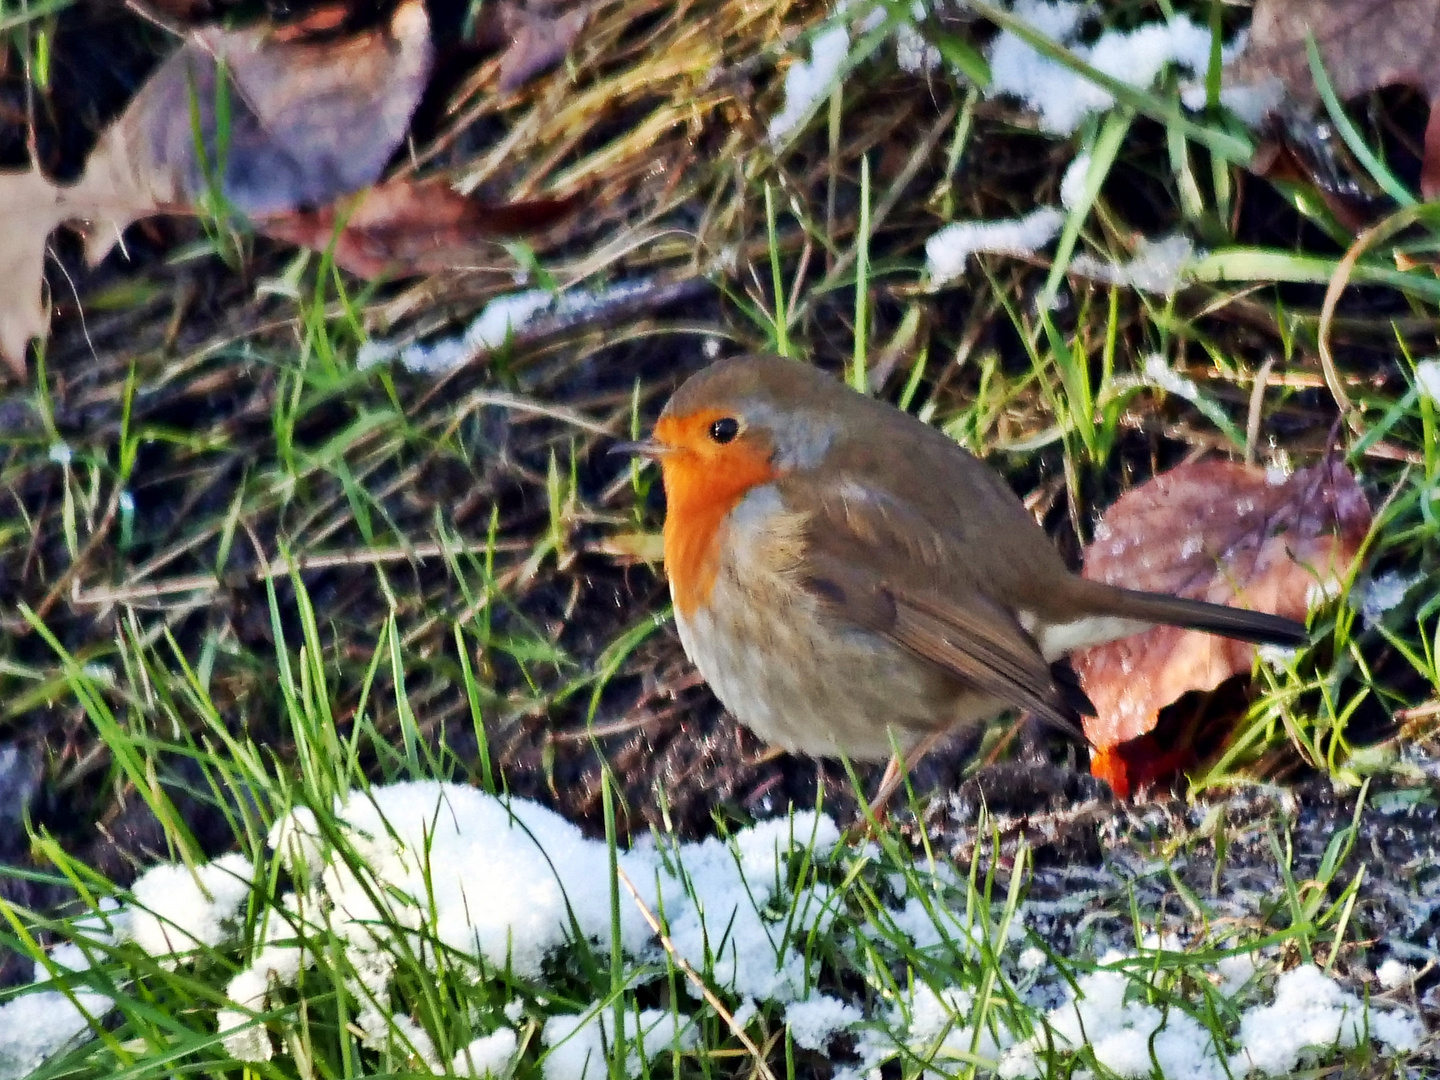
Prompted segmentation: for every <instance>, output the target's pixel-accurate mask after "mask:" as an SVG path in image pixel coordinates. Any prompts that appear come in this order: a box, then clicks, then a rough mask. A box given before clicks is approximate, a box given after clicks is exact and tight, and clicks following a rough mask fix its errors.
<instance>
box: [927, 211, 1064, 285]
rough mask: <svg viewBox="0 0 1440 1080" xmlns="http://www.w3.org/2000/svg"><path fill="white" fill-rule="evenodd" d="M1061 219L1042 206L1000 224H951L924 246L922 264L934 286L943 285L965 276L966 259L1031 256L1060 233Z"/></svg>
mask: <svg viewBox="0 0 1440 1080" xmlns="http://www.w3.org/2000/svg"><path fill="white" fill-rule="evenodd" d="M1064 224H1065V215H1064V213H1062V212H1061V211H1060V210H1058V209H1056V208H1055V207H1053V206H1042V207H1040V208H1039V209H1038V210H1033V211H1031V212H1030V213H1029V214H1026V215H1025V216H1024V217H1022V218H1013V219H1008V220H1001V221H955V222H952V223H951V224H949V225H947V226H945V228H943V229H941V230H940V231H939V232H937V233H936V234H935V235H934V236H932V237H930V239H929V240H927V241H926V242H925V261H926V267H927V269H928V271H929V274H930V281H931V283H932V284H934V285H944V284H946V283H948V282H951V281H954V280H955V279H956V278H958V277H960V276H961V275H962V274H964V273H965V266H966V264H967V263H968V262H969V261H970V256H971V255H975V254H978V253H981V252H986V253H989V254H992V255H1013V256H1027V255H1034V254H1035V253H1036V252H1037V251H1039V250H1040V249H1041V248H1042V247H1044V246H1045V245H1046V244H1048V243H1050V241H1052V240H1054V239H1055V237H1056V236H1058V235H1059V233H1060V227H1061V226H1062V225H1064Z"/></svg>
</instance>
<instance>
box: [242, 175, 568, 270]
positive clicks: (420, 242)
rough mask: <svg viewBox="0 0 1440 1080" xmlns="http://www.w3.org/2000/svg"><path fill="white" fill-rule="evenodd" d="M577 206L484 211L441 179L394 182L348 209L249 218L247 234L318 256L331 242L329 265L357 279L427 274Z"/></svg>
mask: <svg viewBox="0 0 1440 1080" xmlns="http://www.w3.org/2000/svg"><path fill="white" fill-rule="evenodd" d="M578 202H579V198H578V196H571V197H570V198H567V199H539V200H535V201H532V202H521V203H502V204H490V203H484V202H481V201H479V200H477V199H472V198H469V197H467V196H464V195H461V194H460V193H459V192H457V191H455V190H454V189H453V188H451V187H450V185H449V183H448V182H447V181H446V180H445V179H444V178H443V177H432V178H430V179H426V180H411V179H408V178H402V179H398V180H391V181H388V182H386V183H384V184H379V185H376V186H375V187H373V188H370V189H369V190H368V191H366V192H364V193H362V194H361V195H359V196H357V197H356V201H355V203H354V205H353V206H350V207H343V206H327V207H322V208H320V209H318V210H304V211H295V212H293V213H289V214H278V215H272V216H269V217H262V218H256V219H255V227H256V228H257V229H259V230H260V231H261V232H263V233H264V234H265V235H266V236H270V237H273V238H275V239H277V240H285V241H288V242H289V243H292V244H300V245H302V246H304V247H311V248H315V249H317V250H320V251H324V250H326V249H327V248H328V247H329V245H330V243H331V242H332V240H333V242H334V245H335V246H334V249H333V258H334V260H335V263H336V265H337V266H341V267H343V268H344V269H346V270H348V271H350V272H351V273H352V274H356V275H358V276H359V277H363V278H375V277H379V276H380V275H381V274H383V273H389V274H394V275H401V276H403V275H407V274H429V273H438V272H439V271H442V270H451V269H454V268H456V267H459V266H464V265H465V264H466V262H467V261H469V260H471V259H473V258H474V255H475V252H476V249H477V248H478V247H479V246H480V245H481V244H483V243H484V242H486V241H493V240H494V239H496V238H497V237H509V236H517V235H522V234H525V233H533V232H535V231H537V230H539V229H543V228H545V227H546V226H548V225H551V224H553V223H555V222H557V221H560V220H561V219H563V218H564V217H566V216H568V215H569V214H570V213H571V212H572V211H573V210H574V208H575V206H576V205H577V204H578ZM347 209H348V211H349V212H348V214H347V213H346V210H347ZM337 225H338V226H339V230H338V232H337Z"/></svg>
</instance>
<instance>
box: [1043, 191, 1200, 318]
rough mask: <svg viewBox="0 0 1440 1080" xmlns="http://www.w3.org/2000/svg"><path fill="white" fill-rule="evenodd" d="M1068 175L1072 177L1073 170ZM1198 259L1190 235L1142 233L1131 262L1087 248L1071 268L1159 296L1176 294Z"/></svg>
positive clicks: (1103, 282) (1100, 280)
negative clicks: (1155, 237) (1151, 237)
mask: <svg viewBox="0 0 1440 1080" xmlns="http://www.w3.org/2000/svg"><path fill="white" fill-rule="evenodd" d="M1066 176H1067V179H1068V176H1069V174H1068V173H1067V174H1066ZM1062 197H1063V185H1062ZM1195 259H1196V251H1195V245H1194V244H1193V243H1192V242H1191V241H1190V238H1189V237H1186V236H1181V235H1180V234H1178V233H1176V234H1174V235H1171V236H1166V237H1162V238H1161V239H1159V240H1149V239H1147V238H1145V237H1143V236H1142V237H1141V238H1140V239H1139V240H1138V241H1137V242H1136V244H1135V257H1134V258H1132V259H1131V260H1130V261H1129V262H1123V263H1112V262H1110V261H1108V260H1106V259H1101V258H1098V257H1097V256H1094V255H1091V254H1089V253H1088V252H1086V253H1083V254H1080V255H1077V256H1076V257H1075V258H1074V259H1072V260H1071V262H1070V272H1071V273H1072V274H1077V275H1079V276H1080V277H1086V278H1089V279H1090V280H1092V281H1098V282H1101V283H1102V284H1106V285H1120V286H1124V287H1125V288H1130V289H1138V290H1139V291H1140V292H1146V293H1151V294H1152V295H1155V296H1174V295H1175V293H1176V292H1177V291H1178V290H1179V288H1180V286H1181V285H1183V284H1184V283H1185V273H1186V271H1188V270H1189V269H1190V267H1191V266H1192V265H1193V264H1194V262H1195Z"/></svg>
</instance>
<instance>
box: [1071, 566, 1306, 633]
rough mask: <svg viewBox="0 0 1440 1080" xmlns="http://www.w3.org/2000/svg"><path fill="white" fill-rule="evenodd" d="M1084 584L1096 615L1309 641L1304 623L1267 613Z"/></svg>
mask: <svg viewBox="0 0 1440 1080" xmlns="http://www.w3.org/2000/svg"><path fill="white" fill-rule="evenodd" d="M1080 580H1081V581H1084V585H1085V591H1086V592H1087V593H1088V594H1089V595H1088V596H1087V597H1086V600H1087V603H1088V606H1089V607H1090V609H1091V610H1092V611H1094V612H1095V613H1096V614H1104V615H1110V616H1113V617H1116V618H1121V619H1134V620H1136V621H1137V622H1148V623H1163V624H1165V625H1167V626H1183V627H1185V628H1186V629H1187V630H1203V631H1204V632H1205V633H1207V634H1219V635H1220V636H1222V637H1228V638H1235V639H1237V640H1239V641H1253V642H1255V643H1256V644H1259V645H1303V644H1305V642H1307V641H1308V640H1309V634H1308V632H1307V631H1306V629H1305V626H1304V624H1302V623H1298V622H1296V621H1295V620H1294V619H1286V618H1283V617H1282V616H1280V615H1268V614H1266V613H1265V612H1263V611H1249V610H1247V609H1245V608H1238V607H1227V606H1225V605H1224V604H1208V603H1206V602H1205V601H1203V600H1186V599H1184V598H1183V597H1179V596H1167V595H1166V594H1164V593H1151V592H1140V591H1138V590H1136V589H1121V588H1117V587H1115V586H1113V585H1102V584H1101V583H1100V582H1098V581H1085V580H1084V579H1083V578H1082V579H1080Z"/></svg>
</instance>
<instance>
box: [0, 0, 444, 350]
mask: <svg viewBox="0 0 1440 1080" xmlns="http://www.w3.org/2000/svg"><path fill="white" fill-rule="evenodd" d="M432 52H433V50H432V47H431V44H430V23H429V18H428V17H427V16H426V14H425V6H424V3H423V0H404V2H403V3H401V4H400V6H399V7H398V8H396V10H395V13H394V15H393V17H392V18H391V20H390V23H389V25H388V26H384V27H378V28H376V29H373V30H371V31H368V32H366V33H362V34H357V35H354V36H352V37H349V38H344V39H340V40H329V41H324V42H317V41H313V40H309V39H305V38H298V39H297V38H295V37H293V36H289V35H274V34H271V33H270V32H269V31H268V30H267V29H266V28H263V27H262V28H253V27H252V28H249V29H245V30H222V29H218V28H214V27H211V28H207V29H204V30H199V31H196V32H194V33H193V34H191V35H190V36H189V37H188V38H187V39H186V42H185V44H184V45H182V46H181V47H180V49H179V50H178V51H176V52H175V53H174V54H173V55H172V56H171V57H170V58H169V59H168V60H166V61H165V63H163V64H162V65H161V66H160V67H159V68H158V69H157V70H156V71H155V73H154V74H153V75H152V76H151V77H150V79H149V80H148V81H147V82H146V83H145V85H144V86H142V87H141V88H140V91H139V93H137V94H136V95H135V98H134V99H133V100H132V101H131V102H130V104H129V106H128V107H127V108H126V110H125V112H124V113H123V114H122V115H121V117H120V118H119V119H118V120H117V121H116V122H115V123H114V124H112V125H111V126H110V128H109V129H107V130H106V132H105V133H104V134H103V135H102V136H101V138H100V141H99V143H98V144H97V145H96V147H95V149H94V150H93V151H92V152H91V154H90V157H89V159H88V160H87V162H86V166H85V171H84V173H83V174H82V175H81V177H80V179H79V180H78V181H77V182H76V183H75V184H74V185H72V186H69V187H60V186H58V185H54V184H51V183H50V182H49V181H48V180H46V179H45V178H44V177H43V176H41V174H40V173H39V172H38V171H37V170H35V169H33V168H32V169H30V170H27V171H24V172H19V173H4V174H0V253H3V254H0V270H4V271H7V273H6V275H5V278H4V280H5V281H6V282H7V285H8V286H9V287H8V289H7V290H6V291H5V293H4V294H3V295H0V359H3V360H5V361H6V362H7V363H9V365H10V366H11V368H12V370H14V371H15V372H16V373H17V375H19V376H20V377H22V378H23V376H24V363H25V347H26V345H27V344H28V342H29V340H30V338H32V337H39V336H43V335H44V334H45V332H46V330H47V327H48V325H49V315H48V313H47V311H46V308H45V303H44V296H43V284H44V282H43V273H42V271H43V268H44V258H45V242H46V239H47V237H48V236H49V234H50V232H51V231H52V230H53V229H54V228H55V227H56V226H57V225H59V224H61V223H62V222H65V221H74V220H84V221H87V222H89V224H90V228H89V232H88V236H87V240H86V245H85V253H86V257H87V259H88V260H89V261H90V262H91V263H92V264H94V263H96V262H98V261H99V260H100V259H102V258H103V257H104V256H105V254H106V253H107V252H108V251H109V250H110V248H111V247H113V246H114V244H115V243H116V241H117V240H118V239H119V237H120V234H121V232H123V231H124V229H125V227H126V226H127V225H129V224H130V223H131V222H133V221H135V220H137V219H139V218H141V217H145V216H148V215H150V214H154V213H164V212H183V211H186V210H190V209H192V208H193V207H194V206H195V205H196V204H197V203H198V202H199V201H200V200H201V199H202V198H203V197H205V196H206V194H207V193H208V192H209V190H210V187H211V183H212V178H213V182H214V184H215V185H216V187H218V189H219V191H220V193H221V194H223V196H224V198H225V200H226V201H227V202H228V203H229V205H230V206H232V207H233V208H235V209H237V210H239V211H240V212H242V213H245V214H247V215H266V214H275V213H279V212H283V211H289V210H293V209H296V208H298V207H305V206H317V205H322V204H324V203H328V202H331V201H333V200H334V199H335V198H336V197H338V196H340V195H344V194H348V193H350V192H354V191H358V190H360V189H361V188H364V187H367V186H368V185H370V184H372V183H374V182H375V180H377V179H378V178H379V176H380V173H381V171H382V170H383V169H384V167H385V164H386V162H387V161H389V159H390V157H391V155H392V154H393V153H394V151H395V148H396V147H397V146H399V144H400V141H401V140H402V139H403V138H404V137H405V131H406V129H407V127H408V126H409V123H410V117H411V115H412V114H413V113H414V111H415V107H416V105H417V104H419V101H420V95H421V94H422V93H423V92H424V89H425V85H426V82H427V80H428V78H429V74H430V68H431V65H432V61H433V57H432ZM222 72H223V78H222ZM222 90H223V92H222ZM222 105H223V107H222ZM222 117H223V121H222ZM197 134H198V135H199V138H198V139H197V137H196V136H197ZM222 151H223V153H222ZM217 166H218V168H217Z"/></svg>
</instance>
